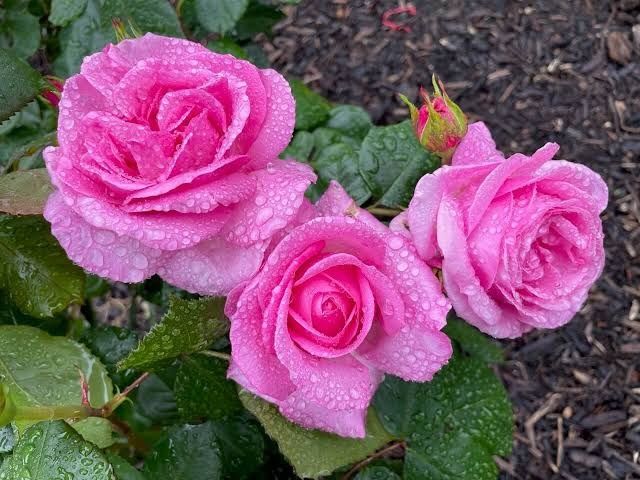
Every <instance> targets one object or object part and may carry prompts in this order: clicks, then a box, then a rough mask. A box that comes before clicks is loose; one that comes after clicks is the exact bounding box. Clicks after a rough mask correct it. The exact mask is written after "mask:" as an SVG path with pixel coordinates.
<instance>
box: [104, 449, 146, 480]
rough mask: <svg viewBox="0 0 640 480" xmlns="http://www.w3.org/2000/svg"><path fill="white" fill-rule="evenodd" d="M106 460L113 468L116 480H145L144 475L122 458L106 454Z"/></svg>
mask: <svg viewBox="0 0 640 480" xmlns="http://www.w3.org/2000/svg"><path fill="white" fill-rule="evenodd" d="M107 459H108V460H109V463H111V466H112V467H113V471H114V473H115V474H116V478H117V480H145V478H144V475H142V473H141V472H140V471H138V470H136V469H135V467H133V466H132V465H131V464H130V463H129V462H127V461H126V460H125V459H124V458H122V457H120V456H118V455H115V454H113V453H108V454H107Z"/></svg>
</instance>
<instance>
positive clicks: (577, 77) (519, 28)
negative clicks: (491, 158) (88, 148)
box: [262, 0, 640, 480]
mask: <svg viewBox="0 0 640 480" xmlns="http://www.w3.org/2000/svg"><path fill="white" fill-rule="evenodd" d="M414 4H415V6H416V8H417V15H416V16H415V17H405V18H403V17H402V16H399V17H395V20H396V21H406V23H407V25H408V26H410V28H411V32H396V31H390V30H388V29H387V28H385V27H383V26H382V23H381V17H382V14H383V12H384V11H386V10H388V9H389V8H393V7H396V6H398V0H388V1H374V0H351V1H349V0H306V1H303V2H302V3H301V5H300V6H298V7H293V8H291V9H290V15H289V17H288V18H287V19H286V20H284V21H283V22H282V23H281V24H280V25H279V26H278V27H277V29H276V34H275V36H274V37H273V38H272V39H271V40H267V39H263V42H262V43H263V46H264V48H265V49H266V51H267V53H268V55H269V57H270V60H271V61H272V63H273V64H274V66H275V67H276V68H278V69H280V70H282V71H284V72H285V73H286V74H290V75H295V76H298V77H300V78H302V79H304V81H305V82H307V83H308V84H309V85H310V86H311V87H313V88H314V89H316V90H317V91H319V92H321V93H322V94H324V95H325V96H327V97H328V98H329V99H331V100H332V101H335V102H343V103H354V104H358V105H363V106H364V107H365V108H367V109H368V111H369V112H370V113H371V115H372V117H373V118H374V121H376V122H378V123H389V122H395V121H397V120H400V119H403V118H405V117H406V110H405V108H403V106H402V105H401V103H400V102H399V101H398V99H397V97H396V93H397V92H403V93H406V94H409V96H413V97H415V96H416V93H417V87H418V86H419V85H420V84H424V85H427V84H428V83H429V79H430V75H431V73H432V72H437V73H438V74H439V75H440V76H441V77H442V78H443V79H444V80H445V83H446V85H447V86H448V90H449V93H450V94H451V95H452V96H453V97H454V98H455V99H456V100H457V101H458V102H459V104H460V105H461V106H462V108H463V109H464V110H465V111H466V112H467V113H468V114H469V115H470V116H471V117H472V118H473V119H482V120H484V121H485V122H486V123H487V124H488V125H489V127H490V128H491V130H492V131H493V133H494V135H495V138H496V141H497V143H498V144H499V145H500V147H501V148H502V149H503V150H504V151H505V153H511V152H515V151H522V152H525V153H530V152H533V151H534V150H535V149H536V148H538V147H539V146H541V145H542V144H544V142H546V141H555V142H558V143H559V144H560V145H561V147H562V148H561V151H560V157H562V158H567V159H570V160H574V161H578V162H581V163H584V164H586V165H588V166H590V167H591V168H593V169H594V170H596V171H597V172H599V173H600V174H602V175H603V176H604V178H605V179H606V181H607V183H608V185H609V189H610V202H609V207H608V208H607V210H606V212H605V214H604V216H603V218H604V228H605V233H606V249H607V259H608V260H607V266H606V269H605V272H604V274H603V276H602V278H601V279H600V281H599V282H598V283H597V285H596V286H594V288H593V290H592V292H591V295H590V299H589V302H588V303H587V305H585V307H584V308H583V310H582V311H581V312H580V314H579V315H578V317H577V318H576V319H575V320H574V321H573V322H571V323H570V324H569V325H567V326H566V327H564V328H561V329H558V330H555V331H549V332H535V333H532V334H530V335H528V336H527V337H526V338H525V339H522V340H518V341H512V342H505V344H506V345H507V349H508V361H507V362H506V364H504V365H503V366H502V367H501V369H500V371H501V374H502V378H503V380H504V382H505V383H506V385H507V386H508V389H509V392H510V395H511V398H512V399H513V402H514V405H515V414H516V424H517V431H516V435H515V440H514V452H513V455H512V456H511V458H509V459H503V460H502V461H500V467H501V470H502V476H501V478H503V479H544V480H548V479H578V480H592V479H593V480H601V479H632V478H639V479H640V463H639V462H638V455H639V454H638V452H639V451H640V312H639V310H640V256H639V255H640V0H619V1H610V2H607V1H604V0H581V1H578V0H575V1H572V0H537V1H536V0H531V1H529V2H519V1H515V0H513V1H511V0H467V1H462V0H449V1H446V0H439V1H426V0H423V1H419V0H417V1H415V2H414ZM634 33H635V38H634Z"/></svg>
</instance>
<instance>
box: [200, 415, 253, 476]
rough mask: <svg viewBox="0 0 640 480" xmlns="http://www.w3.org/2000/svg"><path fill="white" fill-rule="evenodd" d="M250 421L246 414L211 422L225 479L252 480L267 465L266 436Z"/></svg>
mask: <svg viewBox="0 0 640 480" xmlns="http://www.w3.org/2000/svg"><path fill="white" fill-rule="evenodd" d="M248 417H249V414H248V413H245V414H244V415H236V416H232V417H227V418H225V419H224V420H220V421H217V422H211V427H212V429H213V432H214V434H215V437H216V442H217V444H218V447H219V448H220V451H221V453H222V456H221V459H222V460H221V461H222V473H223V478H232V479H234V480H244V479H253V478H255V475H254V474H255V473H256V472H257V471H258V469H259V468H260V466H261V465H262V463H263V462H264V448H265V445H264V436H263V434H262V431H261V429H260V427H259V426H258V424H257V423H256V421H255V420H253V419H250V418H248Z"/></svg>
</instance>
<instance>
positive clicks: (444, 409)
mask: <svg viewBox="0 0 640 480" xmlns="http://www.w3.org/2000/svg"><path fill="white" fill-rule="evenodd" d="M374 406H375V408H376V411H377V413H378V415H379V417H380V420H381V421H382V423H383V425H384V427H385V428H386V429H387V430H388V431H389V432H391V433H392V434H393V435H396V436H399V437H401V438H405V439H406V440H407V451H406V458H405V471H404V476H405V478H406V479H408V480H418V479H423V478H429V479H431V480H495V479H496V478H497V476H498V468H497V466H496V465H495V463H494V461H493V456H494V455H508V454H509V453H510V452H511V443H512V434H513V418H512V410H511V404H510V403H509V398H508V396H507V393H506V391H505V389H504V387H503V385H502V383H500V380H499V379H498V378H497V377H496V376H495V375H494V373H493V372H492V371H491V369H489V368H488V367H487V366H486V365H485V364H484V363H483V362H481V361H479V360H477V359H475V358H469V357H462V356H460V357H454V358H453V359H452V360H451V361H450V362H449V364H448V365H447V366H446V367H444V368H443V369H442V370H441V371H440V372H439V373H438V374H437V375H436V376H435V378H434V379H433V380H432V381H431V382H428V383H411V382H404V381H402V380H400V379H399V378H396V377H387V378H386V379H385V381H384V382H383V383H382V385H381V386H380V388H379V389H378V392H377V394H376V396H375V398H374Z"/></svg>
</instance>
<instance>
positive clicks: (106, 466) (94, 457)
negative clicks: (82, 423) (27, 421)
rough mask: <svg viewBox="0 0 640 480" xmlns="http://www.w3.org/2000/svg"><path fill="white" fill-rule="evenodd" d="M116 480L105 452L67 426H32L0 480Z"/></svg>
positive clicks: (60, 424) (54, 422) (58, 422)
mask: <svg viewBox="0 0 640 480" xmlns="http://www.w3.org/2000/svg"><path fill="white" fill-rule="evenodd" d="M54 478H55V479H58V478H59V479H65V480H67V479H68V480H116V476H115V474H114V471H113V467H112V466H111V464H110V463H109V462H108V461H107V459H106V457H105V456H104V455H103V454H102V452H101V451H100V450H99V449H98V448H97V447H96V446H95V445H93V444H91V443H89V442H87V441H85V440H83V439H82V437H81V436H80V435H78V433H76V432H75V431H74V430H73V429H72V428H71V427H70V426H69V425H67V424H66V423H65V422H63V421H61V420H58V421H53V422H41V423H38V424H35V425H33V426H31V427H30V428H29V429H28V430H27V431H26V432H25V433H24V435H23V436H22V437H21V438H20V440H19V441H18V443H17V445H16V447H15V449H14V451H13V454H12V455H11V457H9V458H8V459H7V460H5V462H4V463H3V464H2V467H1V468H0V480H17V479H33V480H36V479H37V480H48V479H54Z"/></svg>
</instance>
